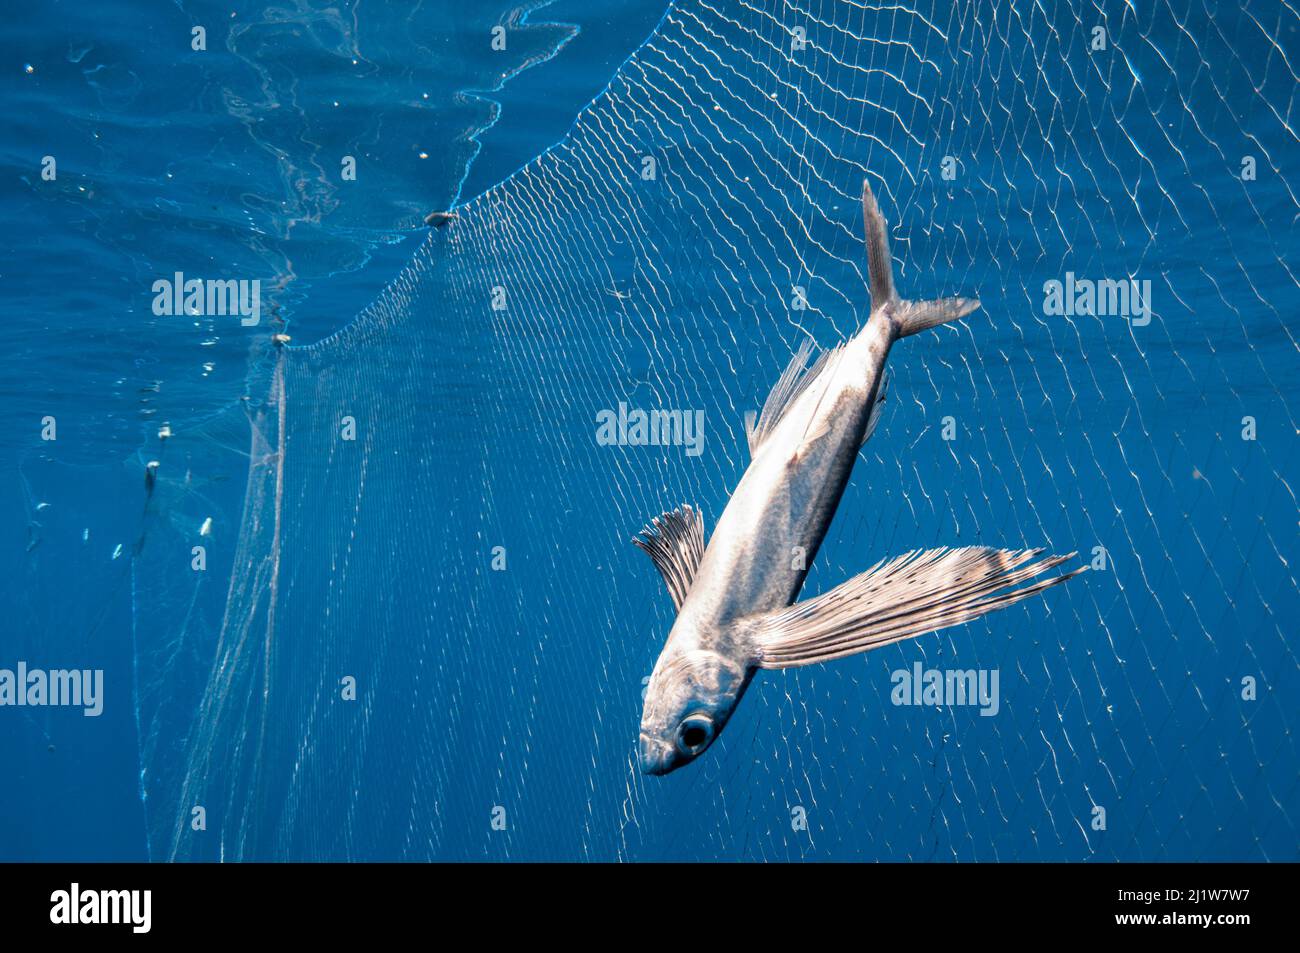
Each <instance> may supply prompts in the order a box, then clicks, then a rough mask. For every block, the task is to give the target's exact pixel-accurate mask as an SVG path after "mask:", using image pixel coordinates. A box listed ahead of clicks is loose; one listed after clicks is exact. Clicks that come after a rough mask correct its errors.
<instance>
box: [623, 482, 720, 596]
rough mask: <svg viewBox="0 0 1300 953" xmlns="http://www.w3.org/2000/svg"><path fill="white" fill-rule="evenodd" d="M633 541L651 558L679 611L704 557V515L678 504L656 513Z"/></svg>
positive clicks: (690, 507)
mask: <svg viewBox="0 0 1300 953" xmlns="http://www.w3.org/2000/svg"><path fill="white" fill-rule="evenodd" d="M632 542H633V544H634V545H635V546H636V547H637V548H638V549H640V550H642V551H643V552H645V554H646V555H648V556H649V557H650V558H651V559H652V560H654V564H655V568H656V569H658V570H659V575H661V576H663V577H664V585H666V586H667V587H668V595H670V596H672V599H673V605H674V606H675V607H676V608H677V610H678V611H679V612H680V611H681V608H682V603H683V602H685V601H686V594H687V593H688V592H689V591H690V589H691V583H692V582H694V581H695V572H696V570H698V569H699V568H700V560H701V559H703V558H704V516H703V515H702V514H701V513H700V511H699V510H698V509H696V508H694V507H692V506H680V507H678V508H677V509H675V510H669V511H668V512H667V513H665V514H664V515H663V516H656V517H655V518H654V519H653V520H651V521H650V525H649V526H646V527H645V528H644V529H642V530H641V532H639V533H637V535H636V536H635V538H633V540H632Z"/></svg>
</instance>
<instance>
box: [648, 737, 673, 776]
mask: <svg viewBox="0 0 1300 953" xmlns="http://www.w3.org/2000/svg"><path fill="white" fill-rule="evenodd" d="M676 757H677V751H676V749H675V748H674V747H673V746H672V745H670V744H666V743H665V742H663V741H660V740H659V739H658V738H651V737H649V736H647V735H644V734H643V735H642V736H641V745H640V758H639V760H640V762H641V773H642V774H650V775H655V776H660V775H664V774H667V773H668V772H669V771H671V770H672V769H673V768H675V767H676V766H677V765H676V764H675V762H676Z"/></svg>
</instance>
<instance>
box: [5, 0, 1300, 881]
mask: <svg viewBox="0 0 1300 953" xmlns="http://www.w3.org/2000/svg"><path fill="white" fill-rule="evenodd" d="M1298 27H1300V18H1297V16H1296V14H1295V12H1294V11H1293V10H1290V9H1289V8H1287V7H1286V6H1285V5H1280V4H1274V3H1254V2H1247V3H1244V4H1240V5H1238V4H1228V3H1215V2H1206V3H1196V4H1193V5H1192V9H1191V10H1185V9H1184V5H1182V4H1175V3H1170V2H1161V3H1154V4H1140V5H1123V6H1121V7H1117V8H1116V9H1115V10H1107V11H1106V12H1105V13H1104V14H1099V13H1098V10H1097V9H1096V8H1095V7H1094V6H1093V5H1091V4H1087V5H1084V4H1069V3H1062V4H1052V5H1049V6H1048V7H1047V8H1044V7H1042V6H1035V7H1033V8H1021V7H1019V6H1016V5H1012V4H1005V3H981V4H971V5H957V6H956V7H953V6H952V5H949V4H943V3H928V2H927V3H920V4H912V3H908V4H904V5H900V6H894V5H886V6H884V7H877V6H873V5H870V4H867V5H863V4H856V3H850V2H832V0H808V2H788V3H787V2H778V3H769V2H767V0H759V2H748V0H746V2H734V3H733V2H719V0H682V2H679V3H675V4H672V5H671V6H670V5H669V4H667V3H666V2H664V0H660V2H650V0H619V2H613V3H608V2H606V3H595V2H591V0H556V2H554V3H550V4H544V3H536V4H531V5H524V6H520V5H518V4H509V3H499V4H498V3H493V2H483V3H477V4H474V5H472V7H469V8H467V7H466V5H464V4H458V3H450V2H433V3H430V2H420V3H415V4H410V5H406V4H403V5H370V4H365V3H359V2H357V3H331V4H325V3H312V2H303V3H296V4H290V5H283V6H269V7H268V6H263V5H256V4H243V3H236V4H226V5H223V6H217V5H212V4H207V3H189V2H177V3H174V4H170V5H156V4H141V3H137V2H124V0H108V2H105V3H101V4H96V5H94V6H93V7H86V6H85V5H73V4H60V3H49V4H41V5H29V6H27V7H22V8H15V9H14V10H12V11H10V15H9V20H8V24H7V27H6V29H5V30H4V31H3V33H2V34H0V90H3V94H4V95H3V97H2V98H0V110H3V112H4V117H3V118H4V122H3V124H2V126H3V129H4V130H5V131H4V133H3V134H0V165H2V166H3V172H4V182H5V186H4V188H3V189H2V190H0V216H3V218H4V224H5V228H4V229H3V235H4V236H5V237H4V238H3V239H0V245H2V246H3V251H4V255H3V257H0V286H2V287H3V288H4V292H5V293H4V296H3V299H2V302H3V303H2V305H0V306H2V307H3V308H4V309H5V312H6V313H5V320H4V322H3V327H4V330H3V332H0V334H2V335H3V341H4V359H3V360H0V394H3V398H4V403H5V406H6V408H7V412H6V413H5V414H3V415H0V505H2V506H3V507H4V509H5V516H4V518H3V520H2V521H0V526H2V527H3V528H4V529H3V531H4V535H5V540H6V542H5V545H4V546H3V547H0V560H3V567H2V569H3V572H2V574H0V578H3V580H4V583H3V606H4V609H5V610H6V612H5V614H6V617H7V618H6V620H5V621H4V622H3V623H0V702H3V701H4V696H3V677H4V676H3V672H4V670H15V669H16V668H17V666H18V665H19V663H20V662H21V663H22V664H23V665H24V666H25V667H26V668H29V669H42V670H47V671H48V670H58V669H75V670H78V671H80V670H87V671H98V672H101V673H102V685H103V689H102V699H101V700H102V703H103V704H102V713H99V714H97V715H96V716H94V717H87V716H86V714H85V712H84V710H83V708H82V707H78V706H71V705H69V706H52V705H22V706H19V705H16V704H0V770H2V771H3V772H4V774H5V779H4V781H5V783H3V784H0V859H5V860H12V859H19V860H56V859H86V860H158V861H162V860H232V861H233V860H344V859H347V860H388V859H402V860H503V861H508V860H516V861H527V860H550V859H560V860H720V859H727V860H731V859H735V860H800V859H807V860H816V859H858V860H1103V861H1104V860H1181V859H1190V860H1219V859H1234V860H1238V859H1239V860H1296V859H1297V853H1298V847H1297V845H1298V844H1300V834H1298V831H1297V823H1298V822H1300V751H1298V750H1297V743H1296V729H1297V718H1296V712H1297V708H1296V705H1295V702H1294V699H1295V698H1296V697H1297V692H1298V691H1300V662H1298V661H1297V655H1296V633H1295V621H1294V620H1295V619H1296V618H1297V617H1298V615H1300V596H1298V595H1297V587H1296V579H1295V568H1294V567H1295V565H1296V560H1297V557H1298V556H1300V550H1298V548H1297V545H1296V539H1297V529H1298V528H1300V513H1298V512H1297V502H1296V495H1295V493H1296V482H1297V462H1300V453H1298V452H1297V449H1296V437H1297V435H1298V434H1300V428H1298V427H1297V420H1296V414H1295V398H1294V395H1295V394H1296V393H1297V392H1298V388H1300V360H1298V357H1300V355H1298V353H1297V350H1298V348H1297V335H1296V320H1295V315H1296V313H1297V311H1298V310H1300V284H1298V282H1297V278H1296V275H1295V271H1294V268H1295V264H1294V260H1295V254H1294V252H1295V249H1296V238H1297V236H1296V228H1297V221H1300V218H1298V216H1300V199H1298V198H1297V193H1296V189H1295V182H1294V178H1293V177H1291V176H1290V175H1289V174H1288V170H1287V162H1286V159H1287V157H1288V156H1289V155H1290V154H1293V153H1294V151H1295V149H1296V132H1295V116H1294V100H1295V88H1296V82H1297V78H1298V77H1297V64H1300V46H1298V41H1297V28H1298ZM200 28H201V29H200ZM196 29H200V32H199V34H197V35H196V33H195V30H196ZM1097 30H1100V31H1101V32H1100V34H1098V33H1097V32H1096V31H1097ZM196 43H198V44H199V45H200V46H201V47H202V48H195V44H196ZM494 43H495V45H497V46H500V45H504V48H501V49H498V48H494ZM352 172H355V175H352ZM864 178H866V179H868V180H869V181H870V182H871V183H872V185H873V188H874V189H875V191H876V193H877V195H878V196H879V197H880V200H881V205H882V208H883V209H884V212H885V215H886V216H887V217H888V219H889V221H890V224H891V229H892V230H891V241H892V242H893V257H894V268H895V278H896V281H897V283H898V285H899V288H900V290H901V292H902V293H903V294H904V295H905V296H910V297H915V298H931V297H939V296H943V295H956V294H966V295H972V296H978V297H979V298H980V300H981V302H982V308H981V310H980V311H978V312H975V313H974V314H972V315H970V316H969V317H967V318H966V319H965V320H963V321H962V322H961V323H960V324H958V325H956V326H954V327H951V328H941V329H938V330H936V331H931V332H926V334H925V335H918V336H917V337H914V338H909V339H907V340H906V341H903V342H900V343H899V345H898V346H897V347H896V349H895V352H894V354H893V356H892V357H891V360H890V368H891V373H892V381H891V389H890V395H889V401H888V404H887V406H886V412H885V415H884V417H883V418H882V421H881V425H880V429H879V431H878V432H877V434H876V435H875V436H874V437H873V438H872V440H871V441H870V442H869V443H868V444H867V445H866V447H865V448H864V449H863V451H862V453H861V454H860V457H859V461H858V463H857V465H856V468H855V471H854V475H853V478H852V481H851V483H850V485H849V487H848V490H847V492H846V494H845V498H844V502H843V504H842V505H841V507H840V510H839V511H838V514H837V516H836V519H835V522H834V523H833V524H832V527H831V532H830V535H829V536H828V537H827V540H826V542H825V544H824V546H823V547H822V550H821V552H820V553H819V554H818V556H817V559H816V562H815V564H814V566H813V570H812V573H811V575H810V577H809V582H808V585H807V588H806V593H808V594H815V593H819V592H823V591H825V590H826V589H829V588H831V587H832V586H834V585H836V584H838V583H839V582H841V581H843V580H844V579H846V578H848V577H849V576H851V575H853V574H855V573H857V572H860V571H862V570H864V569H866V568H868V567H870V566H871V565H873V564H874V563H876V562H877V561H878V560H880V559H882V558H885V557H887V556H893V555H898V554H901V553H903V552H906V551H909V550H913V549H928V548H931V547H936V546H945V545H989V546H1006V547H1021V546H1025V547H1039V546H1042V547H1046V548H1048V549H1050V550H1052V551H1055V552H1078V554H1079V555H1078V557H1076V562H1080V563H1087V564H1089V565H1090V566H1091V567H1092V568H1091V571H1089V572H1088V573H1086V574H1085V575H1084V576H1082V577H1080V578H1078V579H1076V580H1072V581H1071V582H1069V583H1067V584H1066V585H1065V586H1064V587H1062V588H1061V589H1060V590H1053V591H1052V592H1050V593H1048V594H1046V595H1045V596H1044V597H1041V598H1038V599H1036V600H1030V601H1029V602H1026V603H1024V604H1021V605H1018V606H1015V607H1013V608H1010V609H1007V610H1004V611H1002V612H999V613H995V614H993V615H991V616H988V617H986V618H985V619H981V620H978V621H977V622H974V623H972V624H970V625H966V626H960V627H956V628H952V629H947V630H943V631H941V632H940V633H937V634H931V635H927V636H923V637H920V638H918V639H915V640H910V641H907V642H904V643H901V644H899V645H894V646H890V647H888V648H885V649H881V650H879V651H877V652H872V653H868V654H866V655H863V656H857V657H853V658H850V659H846V660H842V661H838V662H835V663H831V664H828V665H824V666H815V667H810V668H807V669H800V670H797V671H787V672H763V673H760V675H759V676H758V679H757V681H756V683H755V686H754V687H753V688H752V689H751V690H750V692H749V694H748V695H747V697H746V698H745V699H744V701H743V702H742V705H741V707H740V709H739V710H738V712H737V715H736V717H735V719H734V720H733V722H732V723H731V725H730V726H729V727H728V729H727V731H726V733H725V734H724V735H723V736H722V737H721V739H720V740H719V741H718V743H717V744H715V745H714V746H713V748H712V749H711V750H710V751H709V752H708V753H706V755H705V756H704V757H703V758H701V759H700V761H699V762H698V763H696V764H694V765H691V766H689V767H687V768H684V769H682V770H681V771H679V772H677V773H675V774H673V775H670V776H668V777H665V778H654V777H645V776H643V775H641V774H640V772H639V771H638V768H637V762H636V741H637V725H638V722H639V718H640V711H641V697H642V692H643V689H644V685H645V680H646V678H647V677H648V675H649V673H650V671H651V669H652V667H653V665H654V662H655V659H656V657H657V656H658V653H659V650H660V649H661V647H662V645H663V639H664V637H665V636H666V634H667V632H668V629H669V628H670V626H671V623H672V617H673V612H672V605H671V603H670V601H669V599H668V597H667V594H666V592H665V591H664V590H663V587H662V584H661V580H660V579H659V577H658V575H657V573H656V572H655V570H654V567H653V566H652V565H651V564H650V562H649V561H648V560H647V559H646V558H645V557H644V555H643V554H641V553H640V552H638V551H637V550H636V549H635V548H634V547H633V546H631V545H630V543H629V540H630V539H631V537H632V535H633V534H635V533H636V532H637V531H638V530H640V529H641V527H642V526H643V525H645V524H646V523H648V522H649V521H650V520H651V519H652V518H653V517H655V516H656V515H658V514H659V513H661V512H664V511H666V510H669V509H672V508H673V507H676V506H678V505H679V504H682V503H691V504H693V505H698V506H700V507H701V508H702V509H703V511H704V513H705V518H706V532H707V531H708V530H709V528H711V526H712V525H713V523H714V522H715V521H716V519H717V516H718V515H719V514H720V513H721V511H722V508H723V506H725V504H726V501H727V499H728V496H729V494H730V492H731V490H732V489H733V488H734V486H735V484H736V482H737V481H738V480H739V477H740V475H741V473H743V471H744V468H745V466H746V464H747V462H748V451H747V449H746V448H745V441H744V418H745V414H746V412H747V411H755V410H758V409H759V408H760V407H761V406H762V403H763V400H764V399H765V397H766V395H767V392H768V390H769V389H770V388H771V386H772V384H774V383H775V381H776V379H777V377H778V376H779V375H780V373H781V371H782V369H783V368H784V367H785V365H786V363H787V361H788V360H789V358H790V355H791V354H792V353H793V352H794V350H795V349H796V348H797V347H798V345H799V342H800V340H801V339H802V337H804V336H809V335H810V336H812V337H813V338H814V339H815V340H816V341H817V342H818V344H820V345H822V346H831V345H834V344H836V343H838V342H839V341H841V340H844V339H845V338H847V337H848V336H850V335H851V334H853V333H854V332H855V331H856V329H857V328H858V327H859V326H860V325H861V323H862V322H863V321H864V320H865V318H866V315H867V308H868V304H869V298H868V296H867V294H866V282H865V271H866V269H865V261H864V256H863V247H862V232H861V229H862V224H861V217H860V211H859V208H858V204H857V197H858V194H859V190H860V188H861V182H862V180H863V179H864ZM447 210H451V211H453V212H454V213H455V215H456V219H455V220H454V221H452V222H451V223H450V224H448V225H446V226H445V227H442V228H438V229H430V228H428V227H426V226H425V224H424V219H425V216H426V215H427V214H428V213H430V212H435V211H447ZM177 273H180V274H181V275H183V276H184V277H185V278H200V279H218V280H237V281H248V282H251V281H257V282H258V287H259V294H260V298H259V302H260V311H259V314H258V315H257V320H256V323H250V324H247V325H244V324H241V321H240V318H239V316H238V315H230V314H214V313H207V310H206V309H204V308H200V309H199V311H200V313H180V314H159V313H157V309H156V307H155V306H156V301H157V290H156V287H155V282H157V281H159V280H172V279H173V278H174V276H175V275H176V274H177ZM1054 282H1059V283H1060V287H1061V288H1062V289H1063V290H1062V294H1063V295H1064V296H1065V297H1069V298H1071V299H1073V298H1074V297H1075V295H1074V289H1076V288H1078V287H1081V285H1080V284H1079V282H1108V283H1112V286H1117V285H1116V284H1114V283H1123V285H1124V287H1125V289H1126V290H1128V289H1130V288H1131V289H1132V292H1131V295H1127V296H1126V303H1125V305H1124V306H1123V307H1120V306H1119V304H1118V299H1116V300H1115V302H1113V303H1114V304H1115V307H1114V308H1112V309H1111V313H1107V312H1106V308H1105V307H1104V306H1098V305H1094V306H1093V307H1092V308H1091V309H1090V310H1089V309H1086V308H1083V307H1073V306H1070V307H1065V306H1063V307H1061V308H1059V309H1056V308H1054V307H1053V306H1052V304H1051V296H1052V292H1051V291H1050V290H1049V289H1050V288H1051V287H1053V283H1054ZM1129 282H1132V284H1131V285H1130V284H1129ZM1064 289H1069V290H1068V291H1067V290H1064ZM1072 303H1073V302H1072ZM275 335H280V336H282V337H281V338H280V339H279V340H278V341H277V340H275V339H274V338H273V336H275ZM620 405H624V406H626V407H630V408H633V409H638V408H639V409H643V410H647V411H648V410H654V409H663V410H678V411H682V412H683V413H687V414H691V415H695V414H696V413H697V412H698V414H699V415H700V419H701V420H702V421H703V427H704V430H703V437H702V446H701V447H700V448H699V452H694V451H691V452H688V451H690V448H689V447H688V446H686V445H684V444H683V442H681V441H678V442H675V443H674V442H672V441H669V442H667V444H666V445H657V446H655V445H652V446H644V445H643V446H637V445H635V441H633V442H632V444H628V443H626V442H624V443H623V445H615V446H609V445H606V444H605V443H604V442H602V441H601V440H600V439H599V438H598V428H597V421H598V420H599V419H600V415H601V414H602V412H609V411H614V412H617V411H618V409H619V407H620ZM917 666H919V667H920V669H918V668H916V667H917ZM921 669H923V670H937V671H939V672H941V673H942V672H949V671H973V672H976V673H982V674H983V675H984V676H985V677H986V680H987V679H988V678H990V677H995V678H996V682H995V683H994V684H996V685H997V690H996V691H997V698H996V703H993V704H989V703H986V704H983V705H971V704H963V703H961V702H956V703H954V702H953V700H952V699H945V700H942V701H940V702H939V703H936V704H928V703H927V704H906V703H900V700H899V695H898V693H897V692H896V687H897V684H898V683H899V681H900V680H901V679H903V678H904V677H906V678H911V677H913V674H912V673H913V672H916V671H919V670H921ZM899 673H904V674H903V675H900V674H899ZM917 700H919V695H918V697H917Z"/></svg>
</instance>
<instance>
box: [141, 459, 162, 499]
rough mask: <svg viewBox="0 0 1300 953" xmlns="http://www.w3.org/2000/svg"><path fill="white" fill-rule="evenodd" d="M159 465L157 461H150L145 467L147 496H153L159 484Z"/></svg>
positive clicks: (145, 490)
mask: <svg viewBox="0 0 1300 953" xmlns="http://www.w3.org/2000/svg"><path fill="white" fill-rule="evenodd" d="M159 465H160V464H159V463H158V461H157V460H150V461H149V462H148V463H146V464H145V465H144V492H145V495H147V496H152V495H153V488H154V484H155V483H157V482H158V467H159Z"/></svg>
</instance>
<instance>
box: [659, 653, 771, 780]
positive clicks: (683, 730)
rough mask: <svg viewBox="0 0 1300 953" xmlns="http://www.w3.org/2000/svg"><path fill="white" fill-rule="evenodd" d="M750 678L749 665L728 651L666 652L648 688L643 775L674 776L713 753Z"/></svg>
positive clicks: (661, 657)
mask: <svg viewBox="0 0 1300 953" xmlns="http://www.w3.org/2000/svg"><path fill="white" fill-rule="evenodd" d="M749 678H750V673H749V672H748V671H747V670H746V667H745V666H744V665H741V664H738V663H737V662H736V661H735V660H734V659H731V658H729V657H728V656H726V655H724V654H722V653H719V652H715V651H711V650H708V649H702V648H690V649H674V648H672V647H670V648H669V649H666V650H665V651H664V654H663V655H661V656H660V657H659V661H658V663H657V664H656V665H655V669H654V672H653V674H651V676H650V683H649V685H647V686H646V694H645V707H644V708H643V709H642V712H641V744H640V756H641V771H642V773H643V774H668V773H669V772H670V771H675V770H677V769H678V768H680V767H682V766H683V765H686V764H690V763H691V762H692V761H694V760H695V759H696V758H698V757H699V756H700V755H702V754H703V753H704V752H705V751H707V750H708V748H709V746H710V745H711V744H713V742H714V741H715V740H716V739H717V737H718V735H720V734H721V733H722V729H723V726H724V725H726V723H727V719H729V718H730V717H731V713H732V711H733V710H735V707H736V703H737V702H738V701H739V700H740V696H741V694H742V693H743V692H744V690H745V687H746V686H747V685H748V684H749Z"/></svg>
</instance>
